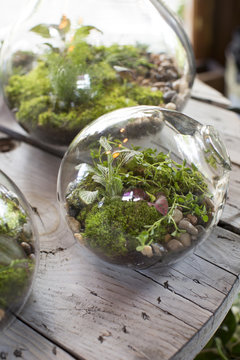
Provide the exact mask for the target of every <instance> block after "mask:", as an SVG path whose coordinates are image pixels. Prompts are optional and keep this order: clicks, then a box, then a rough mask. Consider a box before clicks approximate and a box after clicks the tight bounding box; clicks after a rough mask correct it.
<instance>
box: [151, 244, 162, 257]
mask: <svg viewBox="0 0 240 360" xmlns="http://www.w3.org/2000/svg"><path fill="white" fill-rule="evenodd" d="M151 247H152V250H153V253H154V255H157V256H162V254H163V253H162V251H161V249H160V247H159V246H158V245H157V244H151Z"/></svg>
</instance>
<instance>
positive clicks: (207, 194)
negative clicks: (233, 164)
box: [58, 106, 230, 268]
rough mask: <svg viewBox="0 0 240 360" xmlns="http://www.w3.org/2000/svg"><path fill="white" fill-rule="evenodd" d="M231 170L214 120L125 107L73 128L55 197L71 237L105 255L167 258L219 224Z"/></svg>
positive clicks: (118, 260) (143, 260) (130, 259)
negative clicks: (209, 123)
mask: <svg viewBox="0 0 240 360" xmlns="http://www.w3.org/2000/svg"><path fill="white" fill-rule="evenodd" d="M229 170H230V161H229V157H228V155H227V152H226V149H225V147H224V145H223V144H222V142H221V140H220V138H219V136H218V134H217V133H216V131H215V130H214V128H213V127H211V126H202V125H201V124H200V123H198V122H197V121H195V120H194V119H191V118H189V117H187V116H185V115H183V114H181V113H179V112H176V111H171V110H164V109H160V108H159V107H152V106H138V107H129V108H124V109H119V110H115V111H113V112H111V113H109V114H106V115H104V116H101V117H100V118H98V119H97V120H96V121H94V122H92V123H91V124H90V125H89V126H87V127H86V128H85V129H83V130H82V131H81V132H80V133H79V134H78V135H77V136H76V138H75V139H74V141H73V142H72V143H71V145H70V146H69V148H68V150H67V152H66V154H65V156H64V158H63V160H62V163H61V166H60V170H59V177H58V197H59V200H60V204H61V209H62V211H63V214H64V217H65V218H66V220H67V223H68V225H69V227H70V229H71V230H72V232H73V234H74V237H75V239H76V240H78V241H79V242H80V243H81V244H82V245H83V246H85V247H86V248H88V249H90V250H91V251H92V252H94V253H95V254H97V255H98V256H100V257H101V258H102V259H104V260H106V261H108V262H112V263H115V264H122V265H127V266H130V267H134V268H144V267H148V266H150V265H153V264H158V265H166V264H171V263H174V262H175V261H177V260H179V259H180V258H182V257H183V256H185V255H186V254H187V253H189V252H190V251H192V250H193V249H194V248H195V247H196V246H197V245H198V244H200V243H201V242H202V241H203V240H204V239H206V238H207V237H208V236H209V234H210V232H211V231H212V229H213V227H214V226H215V225H216V224H217V222H218V220H219V217H220V215H221V212H222V209H223V205H224V203H225V199H226V192H227V187H228V179H229Z"/></svg>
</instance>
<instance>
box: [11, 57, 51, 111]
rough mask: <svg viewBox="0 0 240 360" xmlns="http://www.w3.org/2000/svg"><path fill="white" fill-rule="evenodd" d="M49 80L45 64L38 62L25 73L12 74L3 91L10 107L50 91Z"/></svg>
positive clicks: (17, 105)
mask: <svg viewBox="0 0 240 360" xmlns="http://www.w3.org/2000/svg"><path fill="white" fill-rule="evenodd" d="M50 90H51V88H50V80H49V78H48V69H47V67H46V64H44V63H43V62H39V64H38V65H37V66H36V67H35V68H34V69H33V70H31V71H30V72H29V73H28V74H26V75H13V76H11V77H10V78H9V81H8V85H7V86H6V87H5V92H6V96H7V99H8V101H9V104H10V106H11V107H14V108H16V107H19V106H20V104H21V103H22V101H25V100H30V99H33V98H35V97H41V96H42V95H48V94H49V92H50Z"/></svg>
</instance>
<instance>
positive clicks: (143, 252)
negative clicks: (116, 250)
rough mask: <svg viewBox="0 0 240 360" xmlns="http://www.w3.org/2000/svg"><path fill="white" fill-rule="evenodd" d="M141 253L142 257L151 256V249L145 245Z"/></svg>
mask: <svg viewBox="0 0 240 360" xmlns="http://www.w3.org/2000/svg"><path fill="white" fill-rule="evenodd" d="M141 253H142V254H143V255H146V256H147V257H152V256H153V251H152V247H151V246H150V245H145V246H144V248H143V249H142V250H141Z"/></svg>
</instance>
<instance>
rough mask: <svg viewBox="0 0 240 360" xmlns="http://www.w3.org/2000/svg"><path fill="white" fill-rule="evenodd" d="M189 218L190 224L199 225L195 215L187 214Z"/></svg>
mask: <svg viewBox="0 0 240 360" xmlns="http://www.w3.org/2000/svg"><path fill="white" fill-rule="evenodd" d="M187 218H188V219H189V221H190V223H191V224H193V225H197V223H198V218H197V217H196V216H195V215H192V214H187Z"/></svg>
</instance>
